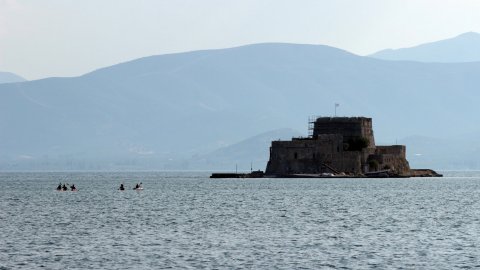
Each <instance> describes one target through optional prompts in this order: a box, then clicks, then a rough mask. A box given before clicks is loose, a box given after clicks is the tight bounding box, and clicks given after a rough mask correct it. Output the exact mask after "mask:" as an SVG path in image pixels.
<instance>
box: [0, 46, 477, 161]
mask: <svg viewBox="0 0 480 270" xmlns="http://www.w3.org/2000/svg"><path fill="white" fill-rule="evenodd" d="M478 70H480V63H460V64H440V63H437V64H426V63H416V62H396V61H383V60H377V59H373V58H370V57H361V56H357V55H354V54H351V53H348V52H346V51H342V50H339V49H336V48H332V47H327V46H321V45H298V44H276V43H271V44H256V45H250V46H242V47H237V48H230V49H221V50H207V51H195V52H188V53H179V54H169V55H159V56H152V57H146V58H142V59H138V60H134V61H130V62H127V63H122V64H119V65H115V66H111V67H107V68H103V69H99V70H96V71H94V72H91V73H89V74H86V75H84V76H81V77H76V78H49V79H43V80H37V81H28V82H22V83H16V84H0V130H1V131H2V132H0V170H24V169H48V170H53V169H78V170H83V169H85V170H105V169H107V170H117V169H127V170H131V169H132V170H134V169H197V168H198V167H199V166H197V165H198V164H201V160H202V159H203V160H207V158H208V157H211V159H209V160H214V158H213V157H215V156H217V157H221V156H222V155H223V157H224V158H221V159H216V160H214V161H212V162H213V163H218V164H211V163H212V162H210V164H211V166H210V165H208V166H206V167H209V166H210V167H211V168H219V169H220V168H225V169H228V168H231V167H232V165H231V164H229V163H232V162H233V161H234V160H239V159H242V160H248V159H254V158H256V157H258V155H257V153H252V158H248V157H246V156H248V153H249V151H250V150H248V149H247V147H245V148H243V147H239V148H235V147H234V146H232V145H233V144H236V143H238V142H240V141H242V140H245V139H246V138H250V137H254V136H256V135H258V134H261V133H264V132H268V131H271V130H276V129H281V128H291V129H294V130H299V131H302V132H305V133H306V131H307V119H308V117H309V116H310V115H314V114H315V115H324V116H328V115H333V114H334V104H335V103H339V104H340V107H338V108H337V114H338V115H341V116H368V117H372V118H373V124H374V131H375V136H376V138H377V140H378V141H390V142H391V141H395V139H397V138H398V139H400V138H404V137H407V136H412V135H421V136H425V137H430V138H435V137H452V136H456V135H458V134H464V133H472V134H474V133H479V134H480V126H478V125H477V122H478V121H477V116H478V115H480V107H479V106H478V104H479V103H480V96H479V95H478V88H479V86H480V77H479V76H478V74H477V71H478ZM228 146H231V147H230V148H228ZM225 147H227V148H225ZM438 147H439V148H441V147H442V146H441V145H439V146H438ZM258 148H263V147H262V146H258ZM218 149H223V150H218ZM216 150H218V151H219V152H214V151H216ZM258 150H259V151H260V150H261V151H266V149H258ZM212 152H214V153H213V154H210V153H212ZM475 158H477V157H475ZM477 159H480V158H477ZM192 160H193V161H192ZM195 160H198V162H199V163H197V162H195ZM179 162H180V163H181V164H180V165H179ZM196 164H197V165H196ZM220 164H222V165H220ZM217 165H218V166H217Z"/></svg>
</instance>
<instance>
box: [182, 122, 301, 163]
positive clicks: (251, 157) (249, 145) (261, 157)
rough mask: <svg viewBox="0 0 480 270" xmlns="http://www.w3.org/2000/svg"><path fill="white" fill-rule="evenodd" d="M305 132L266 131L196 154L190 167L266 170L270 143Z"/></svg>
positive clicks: (191, 160)
mask: <svg viewBox="0 0 480 270" xmlns="http://www.w3.org/2000/svg"><path fill="white" fill-rule="evenodd" d="M302 135H304V134H302V133H300V132H298V131H295V130H293V129H289V128H284V129H277V130H273V131H268V132H264V133H262V134H259V135H256V136H253V137H251V138H248V139H245V140H243V141H241V142H238V143H235V144H232V145H229V146H225V147H221V148H220V149H217V150H215V151H213V152H211V153H209V154H206V155H199V156H195V157H193V158H192V159H190V161H189V165H190V168H195V169H204V170H205V169H209V170H222V169H230V170H234V169H235V166H236V167H237V169H238V170H239V171H240V170H242V171H248V170H250V169H251V168H252V169H253V170H259V169H260V170H265V167H266V165H267V162H268V158H269V156H270V152H269V151H270V145H271V143H272V141H274V140H290V139H291V138H293V137H299V136H302Z"/></svg>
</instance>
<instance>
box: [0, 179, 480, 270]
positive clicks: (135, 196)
mask: <svg viewBox="0 0 480 270" xmlns="http://www.w3.org/2000/svg"><path fill="white" fill-rule="evenodd" d="M448 175H450V177H444V178H417V179H208V174H207V173H0V184H1V188H0V269H41V268H44V269H167V268H171V269H245V268H247V269H329V268H331V269H455V268H467V269H468V268H479V267H480V173H450V174H448V173H447V176H448ZM59 182H68V183H75V185H76V186H77V187H78V188H79V191H78V192H57V191H55V188H56V186H57V184H58V183H59ZM121 182H124V183H125V184H126V185H127V186H128V187H130V188H131V187H133V186H134V184H135V183H137V182H143V186H144V188H145V190H143V191H133V190H131V189H129V190H127V191H123V192H121V191H119V190H117V188H118V186H119V184H120V183H121Z"/></svg>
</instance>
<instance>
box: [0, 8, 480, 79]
mask: <svg viewBox="0 0 480 270" xmlns="http://www.w3.org/2000/svg"><path fill="white" fill-rule="evenodd" d="M479 14H480V1H479V0H331V1H327V0H143V1H142V0H18V1H14V0H0V70H1V71H10V72H14V73H17V74H19V75H21V76H24V77H26V78H27V79H38V78H44V77H51V76H78V75H81V74H84V73H86V72H90V71H92V70H95V69H97V68H100V67H104V66H109V65H113V64H116V63H119V62H124V61H128V60H132V59H135V58H139V57H143V56H149V55H155V54H165V53H172V52H183V51H191V50H198V49H214V48H225V47H233V46H238V45H244V44H252V43H259V42H290V43H308V44H325V45H330V46H334V47H338V48H342V49H345V50H348V51H350V52H353V53H356V54H360V55H365V54H369V53H373V52H375V51H378V50H381V49H385V48H401V47H410V46H414V45H417V44H420V43H425V42H430V41H435V40H440V39H445V38H450V37H453V36H456V35H458V34H461V33H464V32H468V31H474V32H480V15H479Z"/></svg>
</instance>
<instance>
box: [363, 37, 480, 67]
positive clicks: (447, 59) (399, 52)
mask: <svg viewBox="0 0 480 270" xmlns="http://www.w3.org/2000/svg"><path fill="white" fill-rule="evenodd" d="M370 56H371V57H374V58H378V59H383V60H394V61H418V62H432V63H433V62H436V63H461V62H477V61H480V34H478V33H474V32H468V33H464V34H461V35H459V36H456V37H453V38H449V39H445V40H440V41H435V42H430V43H426V44H421V45H418V46H415V47H412V48H402V49H396V50H393V49H386V50H382V51H379V52H376V53H374V54H372V55H370Z"/></svg>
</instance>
